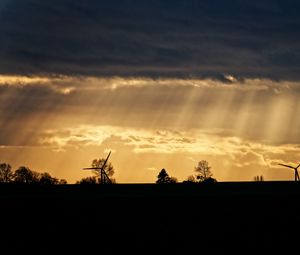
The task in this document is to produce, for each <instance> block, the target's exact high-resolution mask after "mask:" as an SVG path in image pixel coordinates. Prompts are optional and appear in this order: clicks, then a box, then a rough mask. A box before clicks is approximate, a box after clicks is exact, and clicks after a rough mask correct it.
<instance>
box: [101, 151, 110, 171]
mask: <svg viewBox="0 0 300 255" xmlns="http://www.w3.org/2000/svg"><path fill="white" fill-rule="evenodd" d="M110 153H111V151H110V152H109V153H108V155H107V157H106V159H105V161H104V163H103V165H102V167H101V169H104V167H105V165H106V163H107V160H108V158H109V156H110Z"/></svg>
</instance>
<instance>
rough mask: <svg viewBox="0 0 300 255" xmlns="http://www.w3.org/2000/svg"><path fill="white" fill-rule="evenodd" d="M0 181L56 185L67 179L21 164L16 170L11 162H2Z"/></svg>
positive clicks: (63, 182)
mask: <svg viewBox="0 0 300 255" xmlns="http://www.w3.org/2000/svg"><path fill="white" fill-rule="evenodd" d="M0 183H18V184H42V185H56V184H67V181H66V180H65V179H59V178H56V177H53V176H51V175H50V174H49V173H47V172H44V173H39V172H36V171H33V170H31V169H29V168H28V167H26V166H20V167H19V168H18V169H16V170H15V171H14V170H13V169H12V167H11V165H10V164H7V163H1V164H0Z"/></svg>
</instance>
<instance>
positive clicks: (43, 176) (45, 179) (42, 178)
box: [39, 172, 59, 185]
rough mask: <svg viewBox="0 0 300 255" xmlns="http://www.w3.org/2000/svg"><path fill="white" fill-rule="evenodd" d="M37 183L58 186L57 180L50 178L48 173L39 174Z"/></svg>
mask: <svg viewBox="0 0 300 255" xmlns="http://www.w3.org/2000/svg"><path fill="white" fill-rule="evenodd" d="M39 183H40V184H42V185H55V184H59V180H58V179H57V178H55V177H52V176H51V175H50V174H49V173H47V172H45V173H42V174H40V176H39Z"/></svg>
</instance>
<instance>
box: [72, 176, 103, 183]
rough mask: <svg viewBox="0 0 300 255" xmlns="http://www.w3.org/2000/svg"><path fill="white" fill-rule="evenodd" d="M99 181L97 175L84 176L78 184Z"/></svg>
mask: <svg viewBox="0 0 300 255" xmlns="http://www.w3.org/2000/svg"><path fill="white" fill-rule="evenodd" d="M97 183H99V181H98V180H97V178H96V176H92V177H85V178H82V179H81V180H80V181H77V182H76V184H97Z"/></svg>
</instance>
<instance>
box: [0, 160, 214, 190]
mask: <svg viewBox="0 0 300 255" xmlns="http://www.w3.org/2000/svg"><path fill="white" fill-rule="evenodd" d="M104 161H105V159H94V160H93V161H92V164H91V166H92V167H94V168H97V167H98V168H101V167H102V166H103V164H104ZM103 170H104V171H105V173H106V174H107V176H109V178H110V180H111V183H116V179H114V178H113V175H114V172H115V170H114V167H113V165H112V164H111V163H110V162H108V163H107V164H106V165H105V166H104V167H103ZM194 170H195V174H194V175H190V176H189V177H188V178H187V179H186V180H184V181H183V182H184V183H197V182H204V183H205V182H207V183H214V182H216V181H217V180H216V179H214V178H213V177H212V175H213V174H212V172H211V167H210V166H209V164H208V162H207V161H206V160H201V161H199V162H198V165H197V166H196V167H195V169H194ZM93 173H94V176H89V177H85V178H82V179H81V180H79V181H77V182H76V184H100V183H101V179H100V178H101V173H100V171H98V170H93ZM177 182H178V180H177V178H176V177H171V176H169V174H168V172H167V170H166V169H164V168H163V169H162V170H161V171H160V172H159V173H158V175H157V180H156V183H157V184H167V183H177ZM0 183H19V184H42V185H57V184H67V181H66V180H65V179H59V178H56V177H53V176H51V175H50V174H49V173H48V172H44V173H39V172H36V171H33V170H31V169H29V168H28V167H25V166H21V167H19V168H18V169H16V170H15V171H14V170H13V169H12V167H11V165H10V164H7V163H1V164H0Z"/></svg>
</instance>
